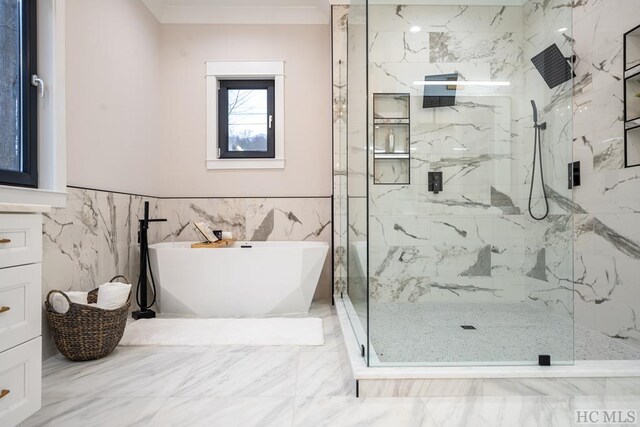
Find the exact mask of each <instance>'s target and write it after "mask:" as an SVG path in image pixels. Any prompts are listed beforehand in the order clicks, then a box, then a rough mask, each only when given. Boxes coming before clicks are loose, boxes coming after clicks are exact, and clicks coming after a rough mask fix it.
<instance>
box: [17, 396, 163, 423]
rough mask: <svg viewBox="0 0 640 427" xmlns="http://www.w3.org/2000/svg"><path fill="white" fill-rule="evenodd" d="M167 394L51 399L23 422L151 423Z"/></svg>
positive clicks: (46, 400) (47, 399)
mask: <svg viewBox="0 0 640 427" xmlns="http://www.w3.org/2000/svg"><path fill="white" fill-rule="evenodd" d="M166 400H167V399H166V398H136V399H131V398H129V397H119V398H106V399H104V398H100V399H87V398H86V397H77V398H73V399H49V398H45V399H43V401H42V409H41V410H40V411H38V412H37V413H36V414H35V415H33V416H32V417H30V418H29V419H27V420H26V421H25V422H23V423H22V424H21V426H22V427H32V426H33V427H35V426H48V427H49V426H51V427H55V426H61V427H76V426H77V427H85V426H118V427H125V426H139V425H147V424H148V423H149V421H150V420H151V418H152V417H153V416H154V415H155V414H156V412H158V411H159V410H160V408H162V407H163V406H164V403H165V402H166Z"/></svg>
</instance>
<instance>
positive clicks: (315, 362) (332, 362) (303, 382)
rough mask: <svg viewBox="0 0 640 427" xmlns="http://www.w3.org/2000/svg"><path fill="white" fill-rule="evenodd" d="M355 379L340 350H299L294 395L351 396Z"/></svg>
mask: <svg viewBox="0 0 640 427" xmlns="http://www.w3.org/2000/svg"><path fill="white" fill-rule="evenodd" d="M353 395H355V380H354V379H353V378H352V376H351V367H350V365H349V360H348V358H347V357H346V355H345V354H343V353H342V352H324V353H322V352H306V353H304V352H301V353H300V364H299V366H298V377H297V384H296V396H308V397H312V396H353Z"/></svg>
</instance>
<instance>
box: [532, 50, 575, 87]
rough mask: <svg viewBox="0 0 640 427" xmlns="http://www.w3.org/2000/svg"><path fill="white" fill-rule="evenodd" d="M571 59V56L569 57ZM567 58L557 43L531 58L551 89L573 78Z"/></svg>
mask: <svg viewBox="0 0 640 427" xmlns="http://www.w3.org/2000/svg"><path fill="white" fill-rule="evenodd" d="M569 59H571V58H569ZM569 59H567V58H566V57H565V56H564V55H563V54H562V52H560V48H559V47H558V45H556V44H555V43H554V44H552V45H551V46H549V47H548V48H546V49H545V50H543V51H542V52H540V53H539V54H537V55H536V56H534V57H533V58H531V62H533V65H535V66H536V69H537V70H538V72H539V73H540V75H541V76H542V78H543V79H544V81H545V82H546V83H547V86H549V89H553V88H554V87H556V86H558V85H560V84H562V83H564V82H566V81H568V80H571V77H573V76H574V74H573V71H572V69H571V65H570V64H569Z"/></svg>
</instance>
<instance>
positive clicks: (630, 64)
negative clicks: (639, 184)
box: [623, 25, 640, 168]
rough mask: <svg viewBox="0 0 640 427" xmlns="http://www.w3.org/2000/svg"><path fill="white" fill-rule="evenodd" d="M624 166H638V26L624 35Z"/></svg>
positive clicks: (639, 140)
mask: <svg viewBox="0 0 640 427" xmlns="http://www.w3.org/2000/svg"><path fill="white" fill-rule="evenodd" d="M623 45H624V48H623V54H624V61H623V63H624V120H625V122H624V165H625V167H627V168H630V167H634V166H640V25H639V26H637V27H635V28H633V29H632V30H631V31H628V32H627V33H625V35H624V41H623Z"/></svg>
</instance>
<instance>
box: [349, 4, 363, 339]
mask: <svg viewBox="0 0 640 427" xmlns="http://www.w3.org/2000/svg"><path fill="white" fill-rule="evenodd" d="M347 39H348V41H347V49H348V50H347V68H348V73H347V222H348V224H347V263H348V266H347V268H348V280H347V289H348V292H347V293H348V298H345V299H344V301H345V304H346V309H347V313H348V315H349V318H350V321H351V325H352V326H353V330H354V333H355V335H356V337H357V339H358V341H359V344H360V345H361V346H363V347H364V348H365V349H366V348H367V337H366V328H367V315H368V314H367V308H368V305H367V303H368V301H367V296H368V294H367V229H368V222H367V102H366V100H367V6H366V1H365V0H353V1H352V2H351V3H350V6H349V15H348V26H347Z"/></svg>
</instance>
